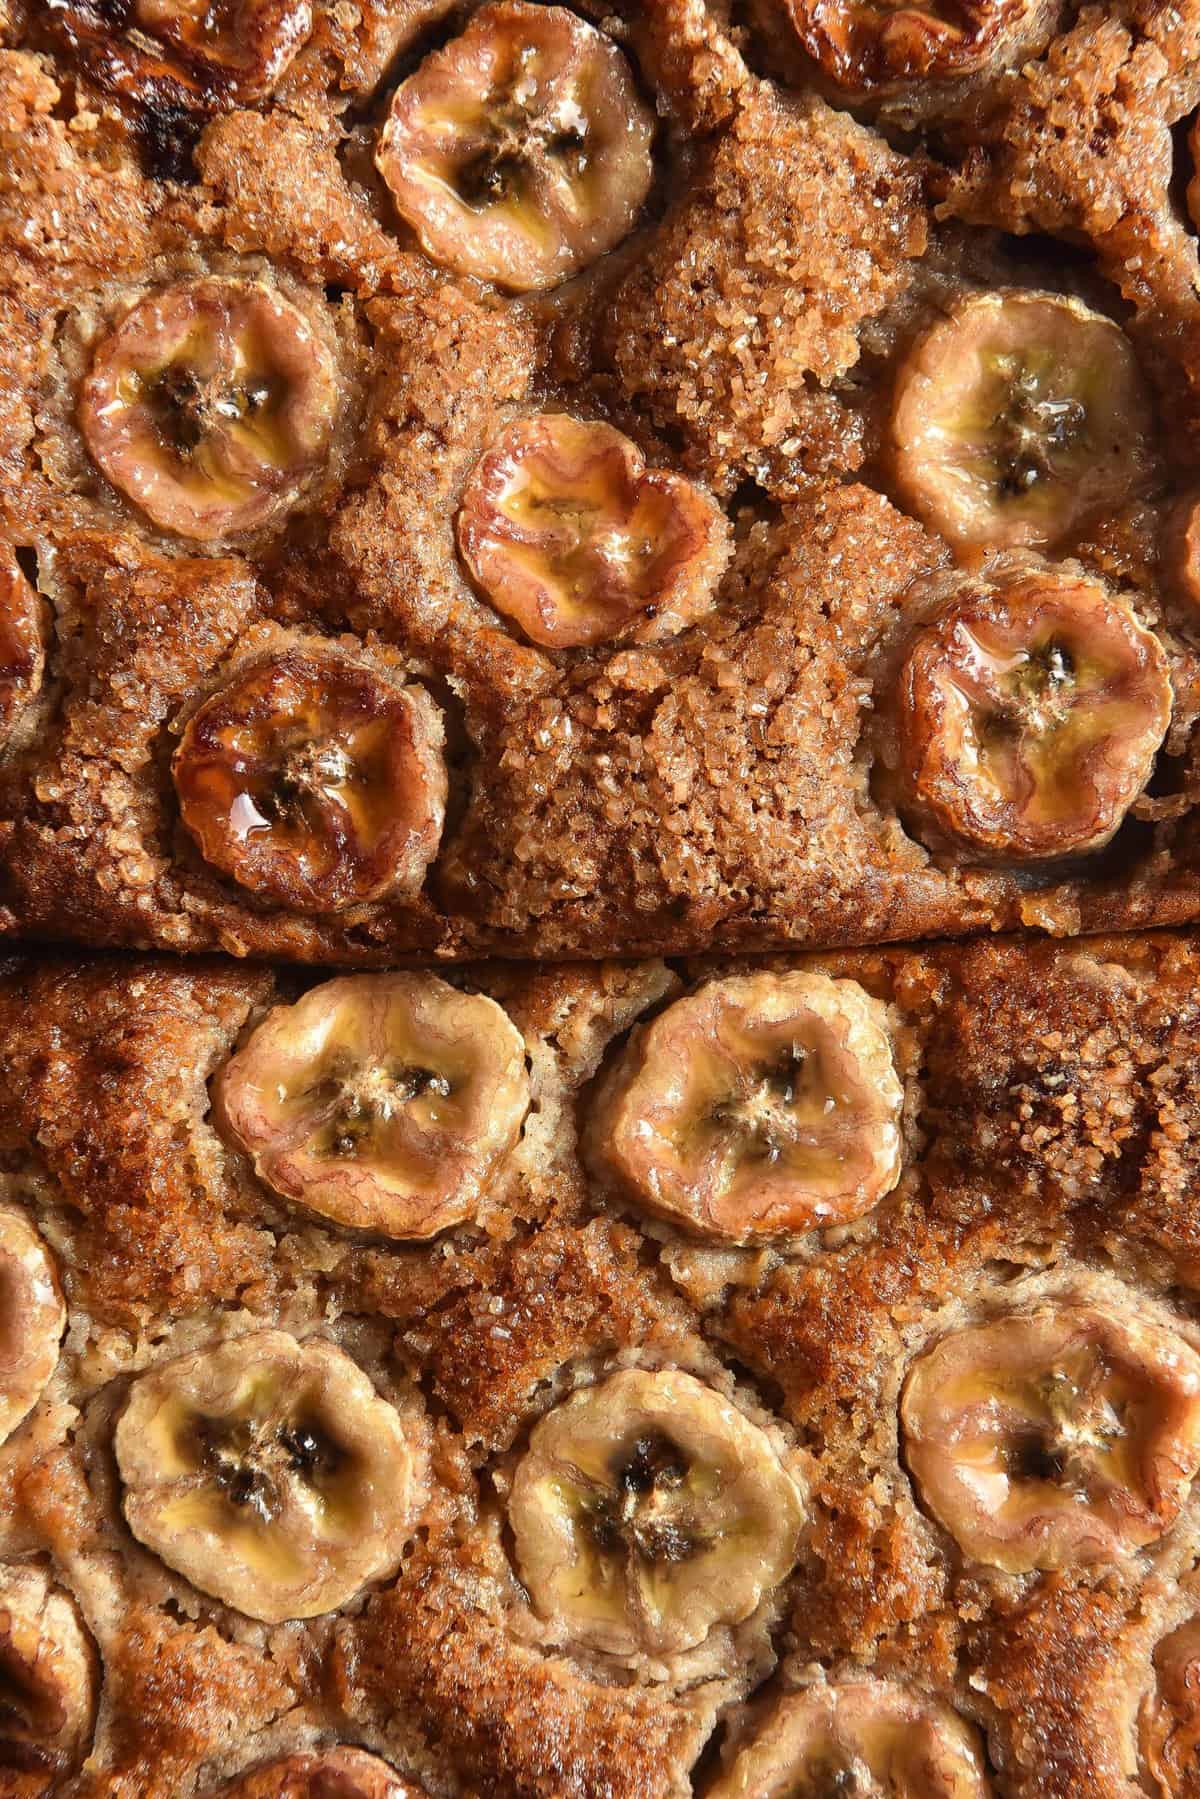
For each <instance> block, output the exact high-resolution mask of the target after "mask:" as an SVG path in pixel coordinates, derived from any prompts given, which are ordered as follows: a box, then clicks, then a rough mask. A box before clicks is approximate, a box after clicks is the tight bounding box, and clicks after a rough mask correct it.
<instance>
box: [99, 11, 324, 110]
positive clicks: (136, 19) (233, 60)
mask: <svg viewBox="0 0 1200 1799" xmlns="http://www.w3.org/2000/svg"><path fill="white" fill-rule="evenodd" d="M122 3H123V4H124V5H125V7H126V14H127V19H128V24H129V25H130V26H132V27H135V28H137V29H139V30H141V31H147V32H150V33H152V34H153V35H154V36H155V37H156V38H157V39H158V40H159V41H160V42H161V43H163V44H165V45H166V46H167V47H168V48H169V49H171V50H173V51H175V52H176V54H177V56H178V59H179V62H180V63H181V65H182V66H183V68H184V69H186V70H187V71H188V72H189V73H191V74H192V75H193V76H194V77H195V78H196V79H197V80H198V81H199V82H201V83H202V84H203V85H204V86H205V87H207V88H210V89H215V90H216V91H217V92H218V93H220V94H223V95H227V96H228V98H229V99H230V100H238V101H244V100H259V99H262V98H264V97H265V96H266V95H267V94H269V93H270V92H271V90H272V89H273V88H274V87H275V85H276V83H277V82H278V81H279V78H280V76H281V75H282V74H283V72H284V70H285V69H286V68H287V67H288V65H289V63H291V62H292V60H293V58H294V57H295V55H296V52H297V51H298V50H299V48H300V46H301V45H302V44H303V43H304V42H305V41H306V39H307V38H308V37H309V35H310V34H311V32H312V28H313V9H312V0H132V7H131V8H130V6H129V0H118V5H120V4H122ZM102 4H103V5H104V7H105V10H106V11H108V12H109V13H110V14H111V13H112V11H113V0H102Z"/></svg>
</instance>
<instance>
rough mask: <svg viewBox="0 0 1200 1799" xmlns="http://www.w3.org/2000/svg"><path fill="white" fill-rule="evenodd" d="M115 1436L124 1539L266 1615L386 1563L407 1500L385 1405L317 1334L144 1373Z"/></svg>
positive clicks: (352, 1587)
mask: <svg viewBox="0 0 1200 1799" xmlns="http://www.w3.org/2000/svg"><path fill="white" fill-rule="evenodd" d="M115 1444H116V1453H117V1466H118V1468H119V1469H120V1473H121V1479H122V1481H123V1482H124V1486H125V1516H126V1518H127V1519H128V1521H129V1528H130V1529H131V1530H132V1532H133V1534H134V1536H135V1537H137V1538H138V1540H139V1541H140V1542H142V1543H144V1544H145V1545H146V1547H147V1548H148V1549H152V1550H153V1551H154V1553H155V1554H156V1555H158V1556H161V1557H162V1559H163V1561H164V1562H166V1563H167V1564H168V1566H169V1567H172V1568H174V1569H176V1570H177V1571H178V1572H179V1573H180V1574H183V1575H185V1576H186V1577H187V1579H188V1580H190V1581H191V1582H192V1583H193V1585H195V1586H197V1587H199V1588H200V1590H201V1592H203V1593H211V1594H212V1596H213V1597H214V1598H215V1599H220V1600H223V1601H224V1603H225V1604H226V1605H231V1606H236V1608H237V1609H238V1611H241V1612H245V1613H246V1614H247V1615H248V1616H249V1617H251V1618H261V1619H263V1620H265V1621H266V1622H267V1623H271V1624H278V1623H280V1622H282V1620H283V1619H285V1618H315V1617H316V1616H318V1614H320V1613H321V1612H331V1611H334V1610H336V1608H337V1607H338V1606H340V1605H344V1604H345V1603H346V1601H347V1600H348V1599H350V1598H352V1597H353V1595H354V1594H355V1593H357V1592H358V1590H359V1588H360V1587H361V1586H363V1585H364V1584H365V1582H367V1581H369V1580H375V1579H377V1578H378V1577H380V1576H381V1575H386V1574H390V1573H391V1572H392V1571H393V1570H394V1569H395V1568H396V1566H397V1564H398V1563H399V1560H400V1552H401V1549H402V1547H403V1544H404V1542H405V1539H406V1538H407V1537H408V1535H409V1532H410V1529H411V1526H412V1521H413V1517H414V1513H415V1511H416V1507H417V1505H418V1504H419V1500H420V1477H419V1472H418V1464H419V1459H420V1458H419V1456H418V1453H417V1451H416V1449H415V1448H414V1445H413V1443H412V1442H411V1441H410V1440H409V1437H408V1435H406V1427H405V1424H404V1422H403V1420H402V1419H401V1417H400V1414H399V1413H398V1412H397V1411H396V1410H395V1408H394V1407H392V1406H390V1405H388V1404H387V1402H386V1401H385V1400H382V1399H380V1398H379V1396H378V1394H377V1393H376V1391H375V1389H374V1387H373V1386H372V1385H371V1382H370V1381H369V1380H368V1379H367V1376H366V1375H365V1374H364V1373H363V1372H362V1370H361V1368H358V1367H356V1365H355V1364H354V1363H353V1362H352V1361H351V1360H350V1358H349V1356H346V1355H343V1354H342V1352H341V1350H340V1349H335V1348H334V1346H333V1344H332V1343H326V1342H323V1341H321V1340H320V1339H316V1340H313V1341H310V1342H308V1343H298V1342H297V1341H296V1339H295V1338H294V1337H289V1336H288V1335H287V1334H286V1333H285V1332H284V1331H255V1332H253V1333H252V1334H251V1335H250V1336H246V1337H238V1338H236V1339H235V1340H233V1341H231V1342H228V1343H222V1344H221V1345H220V1346H219V1347H218V1348H216V1349H205V1350H200V1351H198V1352H197V1353H195V1354H193V1355H185V1356H180V1357H178V1359H177V1360H175V1361H173V1362H167V1363H165V1364H164V1366H162V1367H161V1368H156V1369H153V1370H152V1371H151V1372H150V1373H149V1374H143V1375H142V1376H141V1377H140V1378H139V1379H138V1380H137V1381H136V1382H135V1384H134V1387H133V1391H132V1394H131V1395H130V1399H129V1403H128V1405H127V1406H126V1408H125V1410H124V1412H123V1413H122V1415H121V1418H120V1420H119V1422H118V1424H117V1430H116V1439H115Z"/></svg>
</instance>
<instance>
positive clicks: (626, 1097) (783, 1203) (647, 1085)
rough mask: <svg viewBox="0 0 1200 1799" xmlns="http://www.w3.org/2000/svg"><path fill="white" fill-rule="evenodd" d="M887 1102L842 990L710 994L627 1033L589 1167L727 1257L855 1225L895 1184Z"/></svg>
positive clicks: (828, 986) (875, 1027) (800, 978)
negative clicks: (768, 1242)
mask: <svg viewBox="0 0 1200 1799" xmlns="http://www.w3.org/2000/svg"><path fill="white" fill-rule="evenodd" d="M902 1098H903V1095H902V1090H901V1086H900V1081H899V1079H898V1077H897V1074H896V1070H895V1067H894V1065H893V1061H892V1048H891V1042H890V1040H889V1038H888V1033H887V1027H886V1021H885V1016H884V1012H883V1008H882V1006H881V1005H880V1004H879V1003H878V1001H876V1000H873V999H871V998H870V996H869V995H868V994H866V993H865V992H864V991H863V989H862V988H861V987H860V986H858V984H857V982H855V981H833V980H830V979H829V977H828V976H827V975H822V974H805V973H791V974H766V973H764V974H755V975H744V976H734V977H731V978H730V979H727V980H720V981H710V982H709V983H708V984H707V985H706V986H704V987H701V988H700V990H699V991H698V992H697V993H693V994H691V995H689V996H688V997H686V998H684V999H680V1000H676V1001H675V1003H674V1005H672V1006H668V1008H667V1010H666V1011H665V1012H663V1013H662V1014H661V1015H660V1016H659V1017H658V1018H656V1019H655V1020H654V1021H653V1022H652V1023H651V1024H649V1025H647V1026H645V1027H643V1028H642V1029H640V1030H638V1031H635V1032H634V1034H633V1037H632V1038H631V1039H630V1043H629V1046H628V1048H627V1050H626V1051H625V1054H624V1056H623V1057H622V1059H621V1061H620V1062H619V1063H618V1065H617V1067H616V1068H615V1069H614V1071H613V1074H612V1075H611V1076H610V1078H609V1081H608V1083H607V1085H606V1087H605V1089H604V1092H603V1093H602V1095H601V1099H600V1103H599V1106H598V1109H597V1113H596V1117H595V1120H594V1123H593V1125H592V1128H591V1131H590V1133H589V1141H590V1145H591V1153H592V1154H593V1156H594V1157H595V1158H596V1159H597V1160H598V1161H599V1162H600V1164H601V1165H602V1166H603V1167H604V1168H605V1169H607V1171H608V1172H609V1173H610V1174H611V1175H612V1176H613V1177H614V1178H615V1179H616V1180H617V1181H618V1183H619V1184H620V1185H621V1186H622V1187H623V1188H624V1189H625V1190H626V1191H627V1192H628V1193H629V1194H630V1195H631V1197H632V1198H633V1199H635V1200H636V1201H637V1202H638V1203H639V1204H641V1205H643V1206H646V1207H647V1208H648V1209H649V1210H650V1211H652V1212H657V1213H659V1214H660V1215H661V1216H663V1217H665V1218H670V1219H672V1220H674V1221H675V1222H677V1223H681V1224H684V1225H686V1226H687V1227H688V1228H690V1229H692V1230H696V1231H699V1232H701V1233H703V1234H704V1235H706V1236H715V1237H723V1238H725V1239H726V1240H729V1241H732V1242H735V1243H745V1242H752V1241H754V1240H755V1239H762V1238H769V1237H779V1236H789V1235H793V1234H795V1233H797V1232H801V1231H807V1230H812V1229H813V1228H814V1227H817V1226H820V1225H827V1224H837V1223H842V1222H844V1221H845V1220H847V1219H851V1218H858V1217H860V1216H861V1215H862V1214H863V1213H864V1212H868V1211H870V1209H871V1207H872V1206H874V1205H876V1204H877V1203H878V1201H879V1200H880V1199H882V1197H883V1196H884V1194H885V1193H888V1192H889V1191H890V1190H891V1188H892V1187H894V1186H895V1184H896V1182H897V1180H898V1179H899V1177H900V1108H901V1102H902Z"/></svg>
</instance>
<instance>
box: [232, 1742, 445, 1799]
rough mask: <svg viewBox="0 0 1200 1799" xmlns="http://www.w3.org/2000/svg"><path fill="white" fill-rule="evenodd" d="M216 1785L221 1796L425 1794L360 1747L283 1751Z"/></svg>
mask: <svg viewBox="0 0 1200 1799" xmlns="http://www.w3.org/2000/svg"><path fill="white" fill-rule="evenodd" d="M221 1790H222V1792H223V1793H224V1794H225V1799H425V1793H424V1789H423V1788H421V1787H418V1786H414V1785H413V1784H412V1782H411V1781H409V1780H401V1778H400V1776H399V1775H398V1774H397V1773H396V1771H395V1769H394V1768H389V1767H388V1765H387V1763H386V1762H383V1761H380V1759H379V1757H378V1756H377V1755H368V1754H367V1753H366V1751H365V1750H363V1749H312V1750H307V1751H305V1752H304V1753H303V1754H301V1755H288V1756H284V1757H283V1758H282V1759H281V1760H279V1761H274V1762H267V1763H265V1764H264V1765H263V1766H262V1767H261V1768H255V1769H253V1770H252V1771H251V1772H250V1773H249V1774H243V1775H242V1777H241V1779H240V1780H235V1781H234V1782H233V1783H232V1785H230V1786H226V1787H223V1788H222V1789H221Z"/></svg>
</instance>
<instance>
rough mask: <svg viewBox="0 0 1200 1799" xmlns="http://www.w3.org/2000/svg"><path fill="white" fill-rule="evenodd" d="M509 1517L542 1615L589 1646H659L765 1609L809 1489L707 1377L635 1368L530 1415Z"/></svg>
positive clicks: (667, 1649) (687, 1645)
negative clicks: (536, 1419) (534, 1417)
mask: <svg viewBox="0 0 1200 1799" xmlns="http://www.w3.org/2000/svg"><path fill="white" fill-rule="evenodd" d="M509 1520H510V1522H511V1524H512V1529H513V1535H514V1538H515V1542H516V1552H517V1562H518V1565H519V1567H520V1571H521V1577H522V1579H523V1580H524V1582H525V1584H526V1586H527V1587H528V1589H529V1592H530V1595H531V1596H532V1599H533V1603H534V1605H535V1606H536V1607H537V1609H538V1611H539V1612H540V1613H541V1614H542V1616H543V1617H545V1618H546V1619H547V1620H548V1621H549V1622H550V1623H552V1624H554V1625H557V1626H559V1627H560V1628H561V1629H562V1631H563V1632H564V1633H565V1635H566V1636H567V1637H568V1638H570V1639H572V1640H574V1641H575V1642H578V1643H584V1644H588V1645H590V1646H591V1647H593V1648H596V1649H602V1650H606V1651H609V1652H611V1653H614V1654H617V1655H631V1654H635V1653H637V1652H639V1651H642V1652H645V1653H647V1654H651V1655H664V1654H671V1653H674V1652H676V1651H679V1650H684V1649H691V1648H694V1647H695V1646H696V1645H697V1644H700V1643H702V1642H703V1641H704V1640H705V1638H706V1637H707V1636H708V1635H709V1633H710V1631H712V1630H713V1629H714V1627H716V1626H717V1625H720V1624H739V1623H741V1622H742V1621H743V1620H744V1619H746V1618H748V1617H749V1616H750V1615H751V1613H752V1612H754V1611H755V1610H756V1609H757V1607H758V1605H759V1603H760V1601H761V1600H762V1599H763V1597H764V1595H766V1594H767V1593H769V1592H770V1591H771V1589H772V1588H773V1587H775V1586H776V1585H778V1583H779V1582H780V1581H781V1580H782V1579H783V1578H784V1576H785V1575H786V1574H787V1573H788V1571H789V1569H790V1568H791V1566H792V1564H793V1562H794V1561H795V1559H796V1553H797V1542H798V1538H799V1533H800V1527H801V1524H802V1523H803V1520H804V1496H803V1494H802V1493H801V1490H800V1487H799V1486H798V1484H797V1482H796V1480H795V1479H794V1477H793V1476H792V1475H791V1474H790V1473H789V1472H788V1471H787V1470H786V1469H785V1467H784V1466H783V1463H782V1462H781V1461H780V1459H779V1457H778V1455H777V1454H776V1452H775V1449H774V1447H773V1445H772V1444H771V1441H770V1439H769V1438H768V1437H767V1435H766V1434H765V1432H764V1431H762V1430H760V1429H759V1427H758V1426H757V1425H755V1424H752V1423H751V1422H750V1420H749V1419H748V1418H746V1417H745V1416H744V1415H743V1414H742V1413H741V1412H740V1411H738V1409H737V1407H736V1406H734V1405H731V1404H730V1402H729V1401H728V1400H727V1399H724V1398H723V1397H722V1396H721V1394H719V1393H717V1392H716V1391H715V1390H714V1389H713V1388H712V1387H708V1386H705V1385H704V1384H703V1382H701V1381H698V1380H696V1379H694V1378H693V1376H692V1375H690V1374H683V1373H681V1372H680V1371H679V1370H678V1369H669V1370H662V1371H659V1372H655V1373H650V1372H647V1371H646V1370H644V1369H640V1368H627V1369H625V1370H624V1371H623V1372H622V1373H620V1374H614V1375H611V1376H610V1377H609V1378H608V1379H607V1380H605V1381H603V1382H601V1383H600V1384H599V1385H598V1386H595V1387H589V1388H586V1389H585V1390H583V1391H581V1392H578V1393H574V1394H572V1396H571V1398H570V1399H568V1400H566V1401H565V1402H564V1403H563V1404H562V1405H559V1406H556V1407H555V1409H554V1410H553V1411H552V1412H550V1413H548V1414H547V1415H546V1417H544V1418H543V1419H542V1420H541V1421H540V1423H538V1424H537V1425H536V1426H535V1428H534V1431H533V1435H532V1437H531V1438H530V1443H529V1448H528V1450H527V1451H526V1454H525V1456H524V1457H523V1459H522V1461H521V1462H520V1464H519V1466H518V1468H517V1472H516V1476H515V1478H514V1480H513V1489H512V1496H511V1499H510V1501H509Z"/></svg>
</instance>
